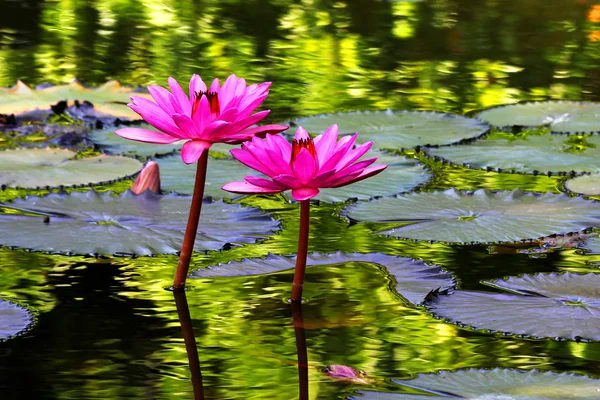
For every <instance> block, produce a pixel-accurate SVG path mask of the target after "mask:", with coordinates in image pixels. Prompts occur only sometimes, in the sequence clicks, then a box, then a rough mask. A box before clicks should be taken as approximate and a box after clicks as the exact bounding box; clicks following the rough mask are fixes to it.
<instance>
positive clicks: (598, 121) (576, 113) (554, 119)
mask: <svg viewBox="0 0 600 400" xmlns="http://www.w3.org/2000/svg"><path fill="white" fill-rule="evenodd" d="M477 118H479V119H481V120H484V121H486V122H488V123H489V124H490V125H492V126H494V127H496V128H511V127H513V126H521V127H540V126H546V127H549V128H550V130H551V131H552V132H556V133H595V132H600V103H590V102H576V101H540V102H532V103H519V104H510V105H507V106H499V107H493V108H490V109H488V110H485V111H482V112H480V113H479V114H478V115H477Z"/></svg>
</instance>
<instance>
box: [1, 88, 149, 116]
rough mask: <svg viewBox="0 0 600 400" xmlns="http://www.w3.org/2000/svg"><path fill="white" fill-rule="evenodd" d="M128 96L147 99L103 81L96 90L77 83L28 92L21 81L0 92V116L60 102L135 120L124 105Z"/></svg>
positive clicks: (29, 89) (44, 107)
mask: <svg viewBox="0 0 600 400" xmlns="http://www.w3.org/2000/svg"><path fill="white" fill-rule="evenodd" d="M131 95H136V96H142V97H149V95H148V94H147V93H138V92H134V91H132V89H130V88H125V87H122V86H121V85H120V84H119V83H118V82H116V81H109V82H106V83H105V84H104V85H102V86H100V87H98V88H96V89H88V88H85V87H83V86H82V85H81V84H79V83H78V82H77V81H73V82H71V83H70V84H68V85H59V86H50V87H46V88H43V89H35V90H34V89H31V88H29V87H28V86H27V85H25V84H24V83H23V82H21V81H19V82H17V85H16V86H15V87H13V88H10V89H0V114H21V113H24V112H28V111H33V110H36V109H47V108H49V106H50V105H51V104H54V103H56V102H59V101H61V100H67V101H70V102H71V101H74V100H79V101H83V100H87V101H89V102H90V103H92V104H93V105H94V109H95V110H96V111H99V112H100V113H103V114H107V115H112V116H115V117H123V118H131V119H139V118H140V117H139V116H138V115H137V114H136V113H135V112H133V111H132V110H131V109H130V108H129V107H127V103H129V97H130V96H131Z"/></svg>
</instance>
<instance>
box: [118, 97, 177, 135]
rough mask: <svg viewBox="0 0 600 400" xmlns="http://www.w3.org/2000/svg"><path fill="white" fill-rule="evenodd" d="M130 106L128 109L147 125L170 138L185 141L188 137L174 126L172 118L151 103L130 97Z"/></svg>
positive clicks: (140, 98)
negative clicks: (174, 137)
mask: <svg viewBox="0 0 600 400" xmlns="http://www.w3.org/2000/svg"><path fill="white" fill-rule="evenodd" d="M131 101H132V102H133V103H132V104H129V108H131V109H132V110H133V111H135V112H136V113H138V114H139V115H140V116H141V117H142V118H143V119H144V120H145V121H146V122H147V123H149V124H150V125H152V126H153V127H155V128H156V129H158V130H159V131H162V132H164V133H167V134H169V135H172V136H177V137H179V138H181V139H186V138H187V137H188V136H187V135H186V133H185V132H182V131H181V129H179V128H178V127H177V125H175V123H174V122H173V118H171V116H170V115H167V113H165V111H164V110H163V109H162V108H160V107H159V106H158V104H156V103H155V102H153V101H150V100H148V99H144V98H142V97H137V96H132V97H131Z"/></svg>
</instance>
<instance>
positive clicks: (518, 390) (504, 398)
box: [352, 368, 600, 400]
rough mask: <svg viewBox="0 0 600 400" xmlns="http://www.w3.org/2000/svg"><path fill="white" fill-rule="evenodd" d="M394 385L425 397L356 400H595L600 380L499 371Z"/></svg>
mask: <svg viewBox="0 0 600 400" xmlns="http://www.w3.org/2000/svg"><path fill="white" fill-rule="evenodd" d="M393 382H394V383H396V384H398V385H402V386H403V387H407V388H411V389H413V391H414V389H417V390H421V391H423V392H424V394H423V395H419V394H408V393H385V392H373V391H359V392H358V393H360V394H361V396H360V397H352V399H353V400H359V399H360V400H362V399H364V400H377V399H398V400H401V399H404V400H437V399H448V398H459V399H473V400H475V399H478V400H552V399H556V400H586V399H589V400H591V399H597V398H598V390H599V388H600V380H597V379H592V378H589V377H587V376H582V375H575V374H569V373H562V374H557V373H554V372H540V371H536V370H531V371H520V370H516V369H499V368H496V369H489V370H485V369H467V370H458V371H453V372H450V371H441V372H439V373H437V374H420V375H418V376H417V377H416V378H415V379H411V380H408V381H404V380H398V379H393Z"/></svg>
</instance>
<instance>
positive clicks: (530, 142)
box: [427, 133, 600, 173]
mask: <svg viewBox="0 0 600 400" xmlns="http://www.w3.org/2000/svg"><path fill="white" fill-rule="evenodd" d="M427 153H428V154H429V155H432V156H437V157H441V158H443V159H445V160H446V161H449V162H451V163H454V164H462V165H465V166H468V167H470V168H484V169H487V168H494V169H501V170H508V171H513V172H521V173H536V172H539V173H548V172H551V173H569V172H575V173H582V172H600V161H599V160H600V136H591V137H585V138H580V139H578V138H577V137H573V136H562V135H561V136H558V135H552V134H550V133H548V134H546V135H541V136H536V135H531V136H527V137H525V138H515V139H493V140H488V139H484V140H480V141H478V142H476V143H472V144H469V145H460V146H453V147H444V148H438V149H428V150H427Z"/></svg>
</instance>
